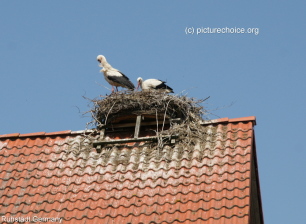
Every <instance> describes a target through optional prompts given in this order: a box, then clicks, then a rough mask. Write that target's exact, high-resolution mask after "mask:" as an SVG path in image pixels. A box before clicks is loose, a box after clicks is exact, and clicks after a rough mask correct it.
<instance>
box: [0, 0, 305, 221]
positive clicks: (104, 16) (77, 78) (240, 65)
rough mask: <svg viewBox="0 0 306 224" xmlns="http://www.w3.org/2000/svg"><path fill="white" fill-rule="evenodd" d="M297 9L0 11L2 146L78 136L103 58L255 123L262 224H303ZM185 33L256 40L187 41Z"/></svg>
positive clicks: (299, 5)
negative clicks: (32, 137) (41, 136)
mask: <svg viewBox="0 0 306 224" xmlns="http://www.w3.org/2000/svg"><path fill="white" fill-rule="evenodd" d="M305 8H306V2H305V1H302V0H301V1H297V0H293V1H284V0H277V1H276V0H274V1H273V0H272V1H268V2H267V1H238V0H231V1H229V0H219V1H208V0H206V1H203V0H202V1H197V0H194V1H188V2H187V1H174V0H172V1H160V0H157V1H151V2H149V1H140V0H131V1H96V0H91V1H72V0H66V1H59V0H53V1H50V0H47V1H33V0H27V1H14V0H12V1H1V2H0V30H1V32H0V65H1V66H0V74H1V81H0V83H1V88H0V96H1V116H0V134H7V133H16V132H19V133H31V132H40V131H45V132H53V131H62V130H74V131H76V130H83V129H85V128H86V123H87V122H88V121H90V117H84V116H82V114H83V112H86V111H88V110H89V107H88V102H87V101H86V100H85V99H84V98H83V97H82V96H86V97H88V98H95V97H97V96H99V95H105V94H109V90H107V89H106V88H104V87H102V86H101V85H104V86H106V87H110V86H109V85H108V84H107V83H106V81H105V80H104V78H103V76H102V74H101V73H99V70H100V68H99V67H98V63H97V61H96V56H97V55H98V54H103V55H105V56H106V58H107V59H108V61H109V63H110V64H111V65H112V66H113V67H115V68H118V69H120V70H121V71H122V72H124V73H125V74H126V75H127V76H128V77H129V78H130V79H131V80H132V81H133V82H134V83H135V84H136V79H137V78H138V77H139V76H141V77H143V78H144V79H147V78H159V79H162V80H165V81H167V82H168V84H169V85H170V86H171V87H172V88H173V89H174V91H175V92H176V93H180V92H183V91H184V93H188V96H190V97H195V98H206V97H208V96H210V99H209V100H208V101H206V104H204V106H205V107H206V108H207V109H208V110H210V111H211V112H212V113H213V114H214V115H211V116H210V118H211V119H215V118H218V117H229V118H238V117H247V116H256V118H257V125H256V128H255V134H256V145H257V154H258V163H259V172H260V173H259V175H260V183H261V191H262V201H263V208H264V217H265V222H266V223H277V224H282V223H284V224H287V223H295V224H299V223H301V224H302V223H305V222H306V221H305V218H304V217H305V215H304V213H305V204H304V201H305V199H306V193H305V189H306V178H305V177H306V175H305V170H306V163H305V158H306V151H305V146H304V145H303V144H302V143H301V142H300V141H301V140H302V139H304V137H305V134H306V131H305V128H304V127H305V125H306V122H305V114H306V107H305V96H306V90H305V89H306V88H305V83H306V78H305V71H306V63H305V59H306V57H305V56H306V53H305V52H306V44H305V34H306V29H305V21H306V20H305V17H306V16H305ZM186 27H188V28H191V27H193V28H194V29H197V28H201V27H211V28H224V27H229V28H234V27H236V28H237V27H238V28H259V34H258V35H255V34H199V35H197V34H186V33H185V29H186Z"/></svg>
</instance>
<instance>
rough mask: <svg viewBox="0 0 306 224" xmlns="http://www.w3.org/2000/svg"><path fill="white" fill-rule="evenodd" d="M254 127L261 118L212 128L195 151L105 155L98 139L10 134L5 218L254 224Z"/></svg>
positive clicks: (132, 147) (3, 139)
mask: <svg viewBox="0 0 306 224" xmlns="http://www.w3.org/2000/svg"><path fill="white" fill-rule="evenodd" d="M254 123H255V118H254V117H248V118H241V119H219V120H215V121H211V122H206V123H205V124H203V125H204V126H205V128H206V130H207V135H206V136H205V141H204V142H205V144H198V145H194V147H191V148H188V149H187V148H184V147H177V146H176V145H173V146H169V145H166V146H164V147H163V148H162V149H160V150H152V149H150V147H149V146H148V145H146V143H145V142H131V143H126V144H124V145H120V144H119V145H114V146H111V147H105V148H103V149H102V151H101V153H97V152H96V150H95V148H93V147H92V143H93V142H94V141H96V140H97V136H96V135H95V134H94V133H91V132H89V133H85V132H71V131H64V132H59V133H43V132H42V133H37V134H27V135H19V134H13V135H2V136H0V169H1V173H0V179H1V183H0V194H1V195H3V196H2V197H1V198H0V205H1V208H0V217H1V216H7V217H9V216H13V217H34V216H37V217H57V218H63V220H64V223H69V222H71V223H72V222H76V221H77V220H78V222H80V221H82V222H83V223H85V222H86V223H188V222H191V223H203V221H208V222H209V223H237V224H239V223H249V220H250V219H251V218H252V217H251V213H252V212H251V209H252V208H251V200H250V199H251V186H252V184H251V180H254V181H255V182H257V183H258V181H257V177H256V174H257V171H255V170H254V169H253V171H252V164H253V166H255V165H256V166H257V164H256V158H254V151H255V146H254V144H253V142H254V139H253V135H254V133H253V126H254ZM252 172H253V173H254V174H253V175H252ZM254 175H255V176H254ZM258 194H259V199H260V192H259V193H258V190H257V196H258ZM256 200H257V201H258V198H257V199H256ZM257 205H258V206H257V207H258V208H257V210H258V211H259V212H261V204H260V202H259V203H257ZM255 212H256V211H255ZM261 217H262V216H261Z"/></svg>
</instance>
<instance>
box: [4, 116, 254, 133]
mask: <svg viewBox="0 0 306 224" xmlns="http://www.w3.org/2000/svg"><path fill="white" fill-rule="evenodd" d="M243 121H252V122H253V123H254V125H256V117H255V116H249V117H240V118H228V117H224V118H218V119H212V120H206V121H203V122H201V124H202V125H207V124H216V123H236V122H243ZM92 132H94V130H91V129H88V130H79V131H71V130H65V131H56V132H33V133H25V134H20V133H11V134H3V135H0V139H1V138H18V137H20V138H25V137H34V136H52V135H69V134H71V135H77V134H82V133H85V134H86V133H92Z"/></svg>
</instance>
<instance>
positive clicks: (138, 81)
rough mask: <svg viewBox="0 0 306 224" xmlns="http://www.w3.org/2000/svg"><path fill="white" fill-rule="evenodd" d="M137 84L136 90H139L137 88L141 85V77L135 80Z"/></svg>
mask: <svg viewBox="0 0 306 224" xmlns="http://www.w3.org/2000/svg"><path fill="white" fill-rule="evenodd" d="M137 83H138V85H137V90H138V89H139V86H141V83H142V78H141V77H139V78H138V79H137Z"/></svg>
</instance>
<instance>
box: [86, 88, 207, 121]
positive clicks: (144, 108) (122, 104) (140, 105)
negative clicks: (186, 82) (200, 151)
mask: <svg viewBox="0 0 306 224" xmlns="http://www.w3.org/2000/svg"><path fill="white" fill-rule="evenodd" d="M206 99H207V98H206ZM206 99H203V100H196V99H194V98H189V97H187V96H176V95H169V94H167V93H165V92H158V91H154V92H128V93H126V92H117V93H114V94H111V95H109V96H101V97H100V98H99V99H94V100H91V102H92V103H93V105H94V106H93V107H92V109H91V110H90V111H89V112H90V113H91V115H92V117H93V121H92V122H94V123H95V124H96V125H101V124H107V123H110V122H112V120H113V119H115V118H116V117H118V116H122V115H125V114H143V113H152V114H155V113H156V114H165V115H166V116H167V117H168V118H181V119H182V120H184V121H188V122H194V121H199V120H202V119H203V116H204V115H205V114H207V112H206V110H205V109H204V108H203V106H201V105H200V104H201V103H202V102H203V101H205V100H206Z"/></svg>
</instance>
